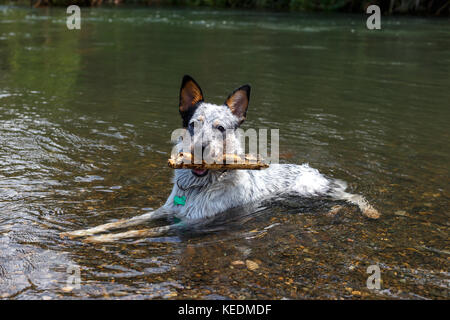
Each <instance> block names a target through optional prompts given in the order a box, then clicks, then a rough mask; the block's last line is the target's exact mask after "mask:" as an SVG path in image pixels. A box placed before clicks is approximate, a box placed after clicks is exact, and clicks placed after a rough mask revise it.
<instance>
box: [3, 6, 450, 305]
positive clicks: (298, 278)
mask: <svg viewBox="0 0 450 320" xmlns="http://www.w3.org/2000/svg"><path fill="white" fill-rule="evenodd" d="M64 17H65V12H64V11H63V10H60V9H52V10H47V9H43V10H32V9H20V8H6V7H0V70H1V72H0V123H1V126H0V296H1V297H3V298H26V299H28V298H44V299H52V298H58V297H66V298H73V297H86V298H87V297H89V298H104V297H110V298H126V299H130V298H186V297H187V298H294V299H298V298H359V297H363V298H367V297H369V298H448V292H449V291H448V289H449V273H448V264H449V259H450V257H449V252H450V248H449V246H448V238H449V223H448V210H447V208H448V204H449V194H448V181H449V171H448V163H449V160H450V156H449V152H448V141H449V138H450V137H449V131H448V122H449V120H450V119H449V116H450V113H449V108H448V101H449V99H450V94H449V91H448V85H449V84H450V81H449V80H450V76H449V75H450V59H449V57H448V52H449V49H450V37H449V35H450V31H449V30H448V28H446V27H447V26H448V20H427V19H420V18H419V19H408V18H398V19H397V18H396V19H390V20H389V19H386V20H385V21H384V22H383V30H382V32H376V33H374V32H371V31H368V30H366V29H365V28H364V25H365V24H364V23H363V22H362V20H361V17H359V16H334V15H325V16H322V15H298V14H279V13H249V12H240V11H211V10H199V11H186V10H157V9H120V10H119V9H114V10H109V9H93V10H90V9H83V11H82V18H83V25H82V30H81V31H68V30H67V29H66V28H65V20H64V19H65V18H64ZM444 26H445V27H444ZM185 73H189V74H192V75H193V76H194V77H195V78H196V79H197V80H198V81H199V82H200V84H201V85H202V87H203V89H204V91H205V94H206V98H207V100H210V101H212V102H216V103H221V102H222V101H223V100H224V99H225V97H226V95H227V94H228V93H229V92H230V90H232V89H233V88H234V87H237V86H238V85H241V84H243V83H247V82H249V83H251V84H252V86H253V88H252V101H251V105H250V110H249V114H248V118H249V120H248V121H247V123H246V127H265V128H280V151H281V157H282V162H294V163H302V162H309V163H310V164H311V165H312V166H314V167H316V168H319V169H320V170H321V171H323V172H324V173H326V174H328V175H329V176H333V177H339V178H342V179H345V180H347V181H348V182H349V184H350V189H351V191H352V192H357V193H362V194H364V195H366V196H367V198H368V199H369V200H370V201H371V202H372V203H373V204H374V205H375V206H376V207H377V208H378V209H379V210H380V211H381V212H383V214H384V215H383V217H382V218H381V219H380V220H379V221H368V220H367V219H364V218H363V217H362V216H361V215H360V214H359V213H358V212H357V210H356V208H354V207H348V206H345V208H344V209H343V210H341V211H340V212H339V213H337V214H335V215H333V214H330V213H329V211H330V208H331V207H332V206H333V205H336V203H329V202H327V201H323V200H321V201H315V202H311V201H308V200H304V199H284V200H283V201H277V202H273V203H262V204H255V205H256V206H255V207H249V208H240V209H236V210H232V211H231V212H230V213H228V214H227V215H226V216H224V217H222V218H221V219H218V220H217V221H215V222H214V223H213V224H212V225H210V226H208V228H204V229H203V231H202V232H199V231H194V230H185V231H182V232H179V233H178V234H174V235H171V236H168V237H164V238H154V239H137V240H126V241H121V242H117V243H114V244H107V245H102V246H92V245H85V244H83V243H82V242H80V241H75V240H62V239H60V238H59V236H58V234H59V233H60V232H61V231H69V230H74V229H79V228H84V227H88V226H95V225H98V224H101V223H105V222H108V221H113V220H116V219H120V218H126V217H131V216H134V215H137V214H141V213H143V212H145V211H147V210H150V209H152V208H157V207H159V206H161V205H162V204H163V203H164V201H165V199H166V197H167V196H168V194H169V192H170V190H171V185H170V177H171V175H172V172H171V170H170V169H169V168H167V167H166V160H167V158H168V155H169V152H170V149H171V145H170V141H169V140H170V133H171V131H172V130H173V129H175V128H177V127H178V126H179V125H180V119H179V118H178V111H177V105H176V104H177V94H178V89H179V88H178V86H179V82H180V79H181V76H182V75H183V74H185ZM249 261H250V262H249ZM372 264H378V265H379V266H380V267H381V276H382V289H381V290H380V291H378V292H375V291H370V290H368V289H367V288H366V279H367V276H368V274H366V269H367V267H368V266H369V265H372ZM69 266H78V267H79V268H80V272H81V289H79V290H78V289H74V290H70V289H68V288H67V284H66V281H67V279H68V272H67V268H68V267H69Z"/></svg>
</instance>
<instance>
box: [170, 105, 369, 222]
mask: <svg viewBox="0 0 450 320" xmlns="http://www.w3.org/2000/svg"><path fill="white" fill-rule="evenodd" d="M190 122H195V123H196V124H197V125H199V128H200V130H201V135H199V137H200V136H202V137H203V140H202V143H203V147H207V146H209V147H210V150H212V151H211V152H214V150H215V148H216V147H218V146H215V145H214V144H215V141H214V138H213V137H214V126H217V125H219V124H220V125H222V126H223V127H224V128H227V129H230V128H235V127H236V126H237V124H238V122H239V121H238V119H237V117H236V116H235V115H233V114H232V113H231V111H230V110H229V108H228V107H227V106H226V105H222V106H219V105H213V104H210V103H204V102H202V103H200V105H199V106H198V107H197V109H196V111H195V113H194V114H193V116H192V118H191V119H190ZM227 141H228V142H227V143H229V142H230V141H231V143H232V144H233V149H234V151H236V152H239V151H242V146H241V145H240V144H239V140H238V139H237V138H236V137H235V136H234V135H233V133H232V132H230V131H229V130H228V131H227ZM193 143H194V144H195V143H197V141H196V139H195V138H194V140H193ZM178 148H179V151H182V143H181V142H179V144H178ZM219 149H220V147H219ZM220 150H221V149H220ZM173 183H174V187H173V189H172V192H171V194H170V196H169V198H168V199H167V201H166V203H165V205H164V207H165V208H166V209H167V210H169V211H170V212H173V214H174V215H175V216H176V217H178V218H179V219H182V220H184V221H192V220H199V219H205V218H210V217H213V216H215V215H217V214H220V213H221V212H224V211H226V210H227V209H230V208H233V207H239V206H242V205H245V204H247V203H252V202H257V201H261V200H263V199H269V198H271V197H277V196H280V195H281V194H295V195H299V196H303V197H316V196H330V197H332V198H335V199H339V200H347V201H349V202H351V203H354V204H357V205H358V206H359V207H360V208H361V210H362V211H363V213H364V212H365V211H366V210H367V209H368V208H369V207H370V205H369V204H368V203H367V201H365V200H364V198H362V197H361V196H357V195H351V194H348V193H346V192H345V187H346V185H345V183H343V182H340V181H338V180H334V179H329V178H327V177H325V176H324V175H322V174H321V173H320V172H319V171H318V170H316V169H313V168H311V167H310V166H309V165H308V164H303V165H294V164H272V165H270V167H269V168H268V169H265V170H261V171H251V170H233V171H228V172H226V173H223V174H222V172H220V171H212V170H210V171H209V172H208V174H207V175H206V176H204V177H197V176H195V175H194V174H193V173H192V171H191V170H187V169H179V170H175V176H174V178H173ZM179 186H181V188H182V189H180V188H179ZM192 186H194V187H192ZM189 187H191V188H189ZM183 189H185V190H186V189H187V190H186V191H184V190H183ZM175 196H178V197H182V196H185V197H186V203H185V205H184V206H183V205H176V204H174V197H175ZM370 208H372V207H370ZM372 209H373V208H372Z"/></svg>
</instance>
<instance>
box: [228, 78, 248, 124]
mask: <svg viewBox="0 0 450 320" xmlns="http://www.w3.org/2000/svg"><path fill="white" fill-rule="evenodd" d="M249 102H250V86H249V85H248V84H246V85H243V86H242V87H239V88H237V89H236V90H234V91H233V93H231V94H230V95H229V96H228V98H227V100H225V104H226V105H227V106H228V108H230V110H231V112H232V113H233V114H234V115H235V116H236V117H238V119H239V125H240V124H241V123H242V122H244V120H245V117H246V115H247V108H248V104H249Z"/></svg>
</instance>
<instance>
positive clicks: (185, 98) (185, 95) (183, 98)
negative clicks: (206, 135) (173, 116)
mask: <svg viewBox="0 0 450 320" xmlns="http://www.w3.org/2000/svg"><path fill="white" fill-rule="evenodd" d="M202 101H203V93H202V89H200V86H199V85H198V83H197V82H195V80H194V79H192V77H191V76H188V75H185V76H184V77H183V81H182V82H181V89H180V114H181V117H182V118H183V127H184V128H186V127H187V126H188V123H189V120H190V119H191V117H192V115H193V114H194V112H195V109H196V108H197V104H198V103H199V102H202Z"/></svg>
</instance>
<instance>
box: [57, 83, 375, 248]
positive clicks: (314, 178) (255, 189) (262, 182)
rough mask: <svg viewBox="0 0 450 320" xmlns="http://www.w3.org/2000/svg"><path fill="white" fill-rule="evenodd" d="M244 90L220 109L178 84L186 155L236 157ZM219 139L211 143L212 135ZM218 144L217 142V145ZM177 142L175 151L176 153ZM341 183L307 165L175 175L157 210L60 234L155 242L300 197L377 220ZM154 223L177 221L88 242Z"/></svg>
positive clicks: (245, 100) (245, 104)
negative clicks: (237, 211) (228, 214)
mask: <svg viewBox="0 0 450 320" xmlns="http://www.w3.org/2000/svg"><path fill="white" fill-rule="evenodd" d="M250 91H251V88H250V86H249V85H243V86H241V87H239V88H237V89H236V90H234V91H233V92H232V93H231V94H230V95H229V96H228V98H227V99H226V100H225V102H224V104H222V105H215V104H212V103H207V102H205V101H204V96H203V92H202V90H201V88H200V86H199V85H198V83H197V82H196V81H195V80H194V79H193V78H192V77H190V76H188V75H185V76H184V77H183V79H182V83H181V89H180V96H179V112H180V115H181V118H182V123H183V128H184V129H186V130H187V131H188V132H189V134H190V136H191V137H192V139H191V150H194V148H201V150H202V152H203V155H205V153H209V155H211V156H215V155H217V153H218V152H223V150H224V149H223V147H224V146H223V144H226V148H227V152H228V150H230V149H231V150H232V151H233V152H236V153H242V151H243V150H242V145H241V144H240V140H239V139H238V137H237V135H236V134H235V132H236V131H237V129H238V128H239V127H240V125H241V124H242V123H243V122H244V121H245V119H246V116H247V109H248V106H249V101H250ZM218 134H219V135H222V136H223V139H217V138H216V137H217V135H218ZM217 141H219V142H217ZM182 144H183V142H182V141H181V140H179V142H178V143H177V144H176V149H177V150H178V151H182V149H183V145H182ZM345 189H346V184H345V182H343V181H341V180H337V179H331V178H328V177H326V176H325V175H323V174H321V173H320V172H319V171H318V170H316V169H314V168H311V167H310V166H309V165H308V164H302V165H295V164H271V165H270V166H269V168H267V169H265V170H229V171H223V170H203V169H193V170H191V169H177V170H175V175H174V178H173V189H172V192H171V193H170V196H169V197H168V199H167V201H166V203H165V204H164V205H163V206H162V207H161V208H159V209H156V210H155V211H151V212H148V213H145V214H143V215H140V216H137V217H134V218H131V219H128V220H119V221H117V222H112V223H107V224H104V225H101V226H98V227H94V228H91V229H86V230H78V231H73V232H68V233H64V234H62V235H63V236H68V237H71V238H75V237H83V236H88V238H86V240H85V241H86V242H110V241H115V240H119V239H124V238H134V237H145V236H158V235H163V234H166V233H169V232H171V231H173V230H175V229H177V228H179V226H180V225H181V224H183V225H184V226H185V227H186V225H189V223H192V224H194V223H196V222H198V221H206V220H208V219H211V218H213V217H215V216H217V215H218V214H221V213H223V212H225V211H227V210H229V209H231V208H236V207H240V206H244V205H247V204H251V203H257V202H260V201H263V200H266V199H270V198H271V197H279V196H280V195H282V194H292V195H295V196H301V197H308V198H313V197H329V198H330V199H333V200H345V201H347V202H348V203H350V204H353V205H357V206H358V207H359V209H360V210H361V212H362V214H363V215H365V216H366V217H369V218H374V219H376V218H378V217H379V216H380V214H379V212H378V211H377V210H376V209H375V208H374V207H372V206H371V205H370V204H369V203H368V202H367V201H366V200H365V199H364V197H363V196H361V195H356V194H350V193H347V192H346V191H345ZM160 218H177V219H179V220H180V222H178V223H175V224H171V225H167V226H163V227H155V228H149V229H141V230H132V231H128V232H122V233H115V234H104V235H99V236H94V235H95V234H98V233H102V232H105V231H109V230H115V229H120V228H125V227H130V226H135V225H139V224H142V223H145V222H147V221H151V220H156V219H160Z"/></svg>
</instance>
